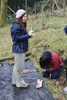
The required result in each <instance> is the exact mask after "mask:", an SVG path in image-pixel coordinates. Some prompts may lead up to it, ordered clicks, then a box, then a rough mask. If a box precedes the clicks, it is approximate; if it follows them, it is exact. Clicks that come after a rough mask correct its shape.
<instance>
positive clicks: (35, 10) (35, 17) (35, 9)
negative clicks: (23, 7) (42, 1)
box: [34, 3, 36, 19]
mask: <svg viewBox="0 0 67 100" xmlns="http://www.w3.org/2000/svg"><path fill="white" fill-rule="evenodd" d="M34 6H35V19H36V3H34Z"/></svg>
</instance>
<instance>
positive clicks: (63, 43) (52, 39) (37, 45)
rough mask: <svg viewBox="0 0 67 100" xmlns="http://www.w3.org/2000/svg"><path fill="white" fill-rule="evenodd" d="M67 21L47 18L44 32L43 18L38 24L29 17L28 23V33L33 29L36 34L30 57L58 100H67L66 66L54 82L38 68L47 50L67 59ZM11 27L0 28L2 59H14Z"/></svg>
mask: <svg viewBox="0 0 67 100" xmlns="http://www.w3.org/2000/svg"><path fill="white" fill-rule="evenodd" d="M66 19H67V18H66V17H58V16H49V17H48V18H46V17H45V18H44V24H45V26H44V30H42V24H41V23H42V17H40V18H39V19H38V24H37V20H35V19H34V16H29V19H28V21H27V29H28V32H29V31H30V30H31V28H32V29H33V31H34V34H35V36H34V38H31V39H29V51H28V52H27V54H28V53H31V54H30V55H29V58H30V60H31V61H32V63H33V65H34V67H35V68H36V70H37V71H38V73H39V74H40V76H41V78H42V79H43V80H44V82H45V84H46V85H47V86H48V88H49V90H50V92H51V93H52V95H53V96H54V98H55V99H56V100H66V99H67V97H66V95H65V94H64V91H63V89H64V88H65V86H66V85H67V83H65V82H64V78H65V77H66V75H65V67H66V66H65V65H64V68H63V70H62V73H61V76H60V78H59V79H53V80H52V79H50V78H43V77H42V69H41V68H39V67H37V66H39V58H40V56H41V55H42V54H43V52H45V51H47V50H50V51H53V52H56V53H57V54H58V55H59V56H60V57H61V58H62V59H63V62H64V61H65V59H66V58H67V36H66V34H65V32H64V27H65V26H66V25H67V20H66ZM11 26H12V25H7V26H6V27H3V28H0V59H4V58H13V53H12V39H11V33H10V28H11ZM56 82H59V84H58V86H56Z"/></svg>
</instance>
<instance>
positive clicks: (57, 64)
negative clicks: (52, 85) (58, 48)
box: [40, 51, 63, 79]
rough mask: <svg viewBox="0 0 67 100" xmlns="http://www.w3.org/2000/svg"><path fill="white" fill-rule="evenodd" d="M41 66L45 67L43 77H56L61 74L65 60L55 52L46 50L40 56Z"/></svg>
mask: <svg viewBox="0 0 67 100" xmlns="http://www.w3.org/2000/svg"><path fill="white" fill-rule="evenodd" d="M40 67H41V68H43V70H42V71H43V77H45V78H47V77H51V78H52V79H56V78H59V76H60V74H61V71H62V68H63V62H62V59H61V58H60V56H59V55H58V54H56V53H55V52H50V51H46V52H44V53H43V55H42V56H41V57H40Z"/></svg>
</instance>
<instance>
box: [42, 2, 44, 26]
mask: <svg viewBox="0 0 67 100" xmlns="http://www.w3.org/2000/svg"><path fill="white" fill-rule="evenodd" d="M43 22H44V13H43V4H42V27H43Z"/></svg>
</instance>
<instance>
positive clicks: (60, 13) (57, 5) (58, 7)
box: [54, 0, 63, 16]
mask: <svg viewBox="0 0 67 100" xmlns="http://www.w3.org/2000/svg"><path fill="white" fill-rule="evenodd" d="M54 2H55V4H56V6H57V9H58V11H59V13H60V14H61V16H63V15H62V13H61V12H60V9H59V7H58V4H57V2H56V0H54Z"/></svg>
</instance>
